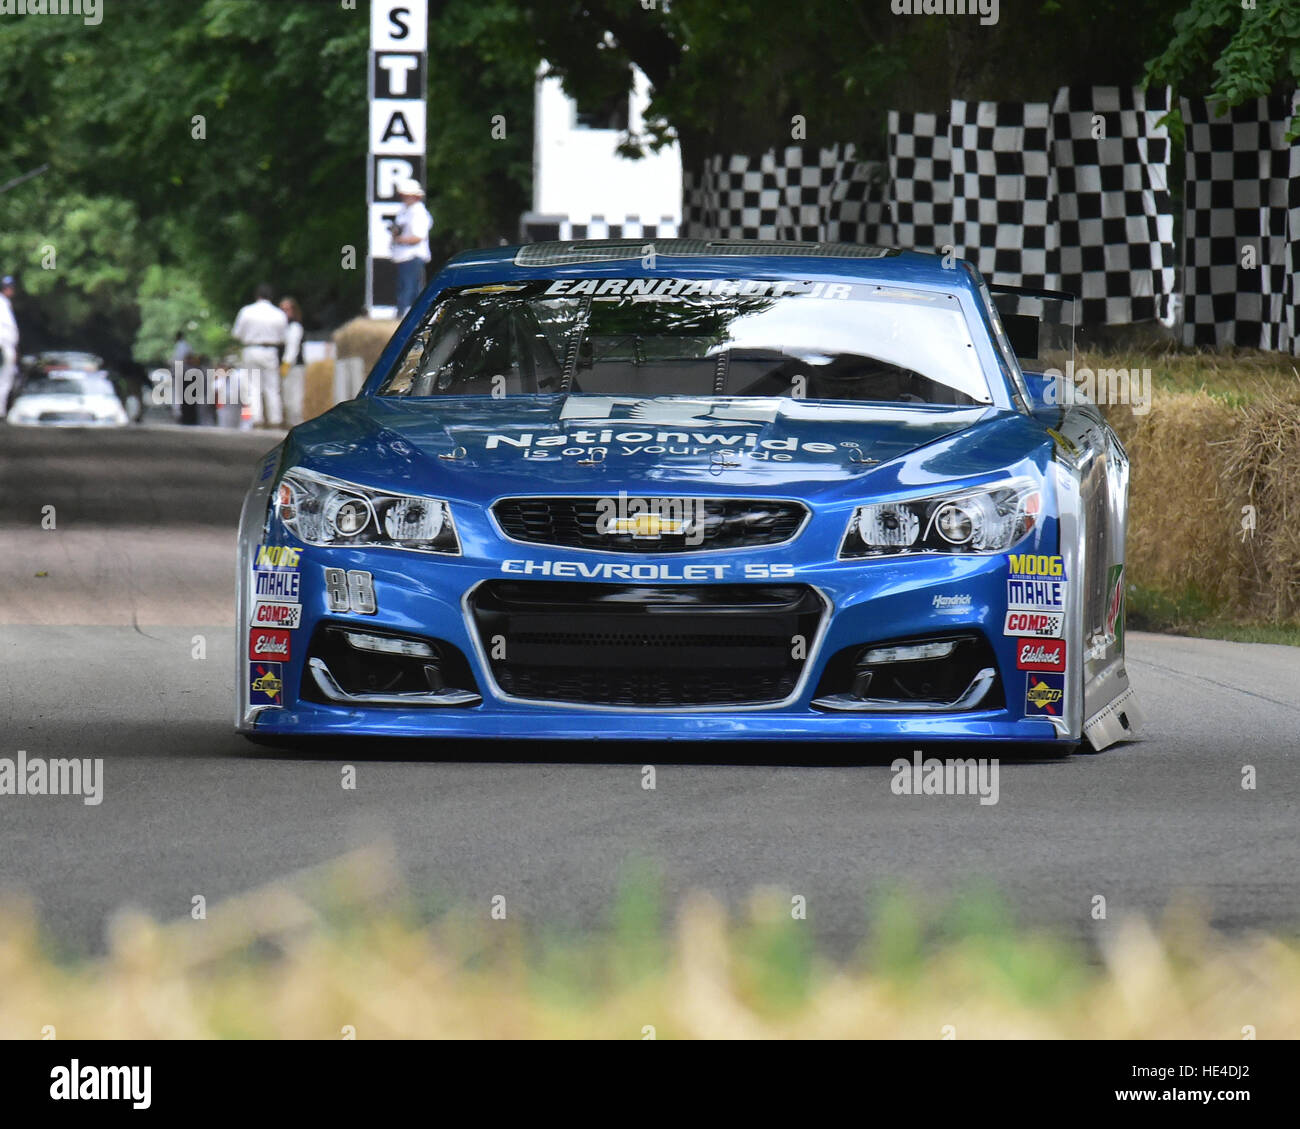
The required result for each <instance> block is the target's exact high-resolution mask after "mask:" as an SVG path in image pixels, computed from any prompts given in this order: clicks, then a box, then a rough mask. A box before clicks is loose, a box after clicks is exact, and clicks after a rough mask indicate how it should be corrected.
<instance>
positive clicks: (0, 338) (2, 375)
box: [0, 275, 18, 419]
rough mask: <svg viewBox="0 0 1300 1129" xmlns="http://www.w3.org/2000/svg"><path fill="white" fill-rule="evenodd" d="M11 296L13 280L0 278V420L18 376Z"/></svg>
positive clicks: (16, 323)
mask: <svg viewBox="0 0 1300 1129" xmlns="http://www.w3.org/2000/svg"><path fill="white" fill-rule="evenodd" d="M13 296H14V280H13V279H12V278H11V277H10V276H9V275H5V276H4V278H0V419H4V418H5V416H6V415H8V414H9V393H10V392H12V391H13V387H14V377H15V376H17V375H18V321H17V319H15V317H14V307H13V302H12V301H11V299H12V298H13Z"/></svg>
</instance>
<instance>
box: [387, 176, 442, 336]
mask: <svg viewBox="0 0 1300 1129" xmlns="http://www.w3.org/2000/svg"><path fill="white" fill-rule="evenodd" d="M397 195H398V196H399V197H400V198H401V201H402V206H401V208H399V209H398V212H397V215H396V216H394V217H393V222H392V225H391V230H392V233H393V249H392V252H391V256H390V257H391V258H392V261H393V265H394V266H395V267H396V268H397V296H396V303H397V316H398V317H399V318H400V317H405V316H406V311H407V310H409V309H410V308H411V306H412V304H413V303H414V302H415V300H416V298H418V297H419V296H420V291H421V290H423V289H424V265H425V263H427V262H428V261H429V257H430V253H429V232H431V231H432V230H433V217H432V216H431V215H429V209H428V208H426V207H425V206H424V189H423V188H421V187H420V182H419V181H418V180H415V179H414V178H412V177H407V178H405V179H403V180H399V181H398V182H397Z"/></svg>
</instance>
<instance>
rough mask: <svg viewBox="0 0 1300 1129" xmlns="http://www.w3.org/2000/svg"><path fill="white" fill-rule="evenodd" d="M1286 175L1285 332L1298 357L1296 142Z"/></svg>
mask: <svg viewBox="0 0 1300 1129" xmlns="http://www.w3.org/2000/svg"><path fill="white" fill-rule="evenodd" d="M1297 110H1300V93H1297V94H1296V96H1295V99H1294V101H1293V103H1292V117H1294V116H1295V113H1296V111H1297ZM1288 171H1289V174H1290V175H1289V176H1288V177H1287V183H1288V189H1287V220H1286V224H1287V227H1286V230H1287V244H1286V280H1287V285H1288V286H1289V287H1290V290H1289V292H1288V294H1287V320H1286V329H1287V336H1288V338H1289V339H1290V342H1291V352H1292V353H1293V354H1295V355H1296V356H1297V357H1300V143H1296V144H1293V145H1292V146H1291V155H1290V161H1289V170H1288Z"/></svg>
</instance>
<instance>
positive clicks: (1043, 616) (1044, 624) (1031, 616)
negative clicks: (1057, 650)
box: [1002, 612, 1065, 639]
mask: <svg viewBox="0 0 1300 1129" xmlns="http://www.w3.org/2000/svg"><path fill="white" fill-rule="evenodd" d="M1064 632H1065V613H1064V612H1007V618H1006V620H1005V621H1004V622H1003V624H1002V633H1003V634H1004V635H1032V636H1035V637H1036V638H1039V639H1059V638H1061V636H1062V635H1063V634H1064Z"/></svg>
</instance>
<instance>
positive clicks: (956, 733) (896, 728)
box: [238, 523, 1081, 742]
mask: <svg viewBox="0 0 1300 1129" xmlns="http://www.w3.org/2000/svg"><path fill="white" fill-rule="evenodd" d="M1053 525H1054V523H1053ZM1050 533H1051V537H1050V541H1051V546H1052V547H1051V549H1049V550H1046V551H1049V552H1055V544H1056V530H1055V528H1052V529H1051V530H1050ZM271 536H272V538H273V539H278V541H277V543H280V542H285V543H291V544H295V545H296V544H297V543H296V542H292V540H291V539H289V538H287V536H286V535H285V534H284V532H283V531H278V532H273V533H272V534H271ZM1046 540H1047V538H1046V537H1045V538H1044V541H1045V542H1046ZM1030 551H1033V550H1032V548H1031V550H1030ZM505 552H506V554H507V558H506V560H486V559H473V558H470V557H436V556H432V555H425V554H415V553H407V552H400V551H399V552H395V551H391V550H356V549H322V548H312V547H302V551H301V560H300V563H299V574H300V599H301V608H302V612H301V624H300V626H299V628H298V629H297V630H295V631H294V632H293V633H292V634H293V640H294V644H293V649H292V652H291V655H290V657H289V659H288V661H285V662H283V663H281V664H280V665H279V668H278V669H279V677H280V678H281V681H282V698H281V704H279V705H275V706H265V705H262V706H257V705H254V704H252V703H251V702H250V695H249V686H250V677H251V676H250V656H249V655H248V649H247V645H246V640H247V637H248V625H249V618H248V616H249V612H250V610H251V600H250V597H249V595H248V592H247V587H248V584H247V579H246V577H245V578H242V579H241V600H240V623H241V625H242V627H241V660H240V669H239V678H240V706H239V718H238V721H239V726H240V728H241V729H244V730H245V731H251V732H256V733H259V734H267V735H271V734H277V735H295V734H297V735H307V734H337V735H357V734H361V735H377V736H380V735H381V736H401V737H449V736H458V737H495V738H512V737H527V738H550V739H561V740H582V739H601V738H604V739H616V740H659V739H669V738H676V739H746V740H806V739H822V740H837V741H862V740H902V741H906V740H912V739H917V740H920V739H924V740H927V741H928V740H944V739H958V740H977V741H978V740H988V741H1015V742H1050V741H1059V740H1065V741H1070V740H1077V739H1078V737H1079V734H1080V719H1079V713H1080V710H1081V702H1080V701H1079V696H1080V695H1079V693H1078V691H1077V689H1076V687H1077V686H1078V681H1079V680H1078V678H1077V677H1076V676H1075V671H1076V670H1077V665H1076V664H1077V660H1078V656H1077V654H1076V648H1073V647H1070V648H1069V649H1068V650H1067V658H1068V663H1067V670H1066V671H1065V672H1062V675H1063V677H1062V678H1061V682H1062V684H1063V685H1064V687H1065V696H1064V698H1063V700H1062V701H1061V703H1060V706H1059V711H1058V714H1057V716H1055V717H1042V716H1038V717H1033V716H1028V711H1027V708H1026V682H1025V679H1026V672H1025V671H1024V670H1021V669H1019V668H1018V665H1017V637H1016V636H1014V635H1007V634H1005V633H1004V627H1005V617H1006V591H1007V584H1006V579H1007V561H1006V557H1005V556H1004V555H999V556H990V557H977V556H942V555H933V556H918V557H910V558H892V559H881V560H873V561H867V562H861V561H860V562H850V561H844V562H839V561H836V562H832V563H823V564H820V565H809V566H806V567H798V566H796V567H795V569H794V575H793V576H792V577H789V578H783V579H782V581H781V582H782V583H786V582H788V583H792V584H798V585H806V586H809V587H810V588H811V589H813V590H815V591H816V592H817V593H818V594H819V595H820V597H821V599H822V601H823V602H824V606H825V611H824V613H823V615H822V617H821V620H820V622H819V624H818V627H817V630H816V632H815V633H814V634H813V636H812V637H811V638H808V639H806V640H805V641H804V645H805V647H806V658H805V659H804V660H803V669H802V673H801V674H800V676H799V678H798V680H797V685H796V686H795V687H794V688H793V690H792V692H791V693H789V694H788V695H787V696H786V697H785V698H783V699H782V700H781V701H779V702H774V703H767V704H758V705H753V704H751V705H743V706H734V705H731V706H677V707H672V706H668V707H658V706H657V707H654V708H648V707H644V706H641V707H628V706H610V705H592V704H582V703H569V702H553V701H536V700H521V699H519V698H517V697H513V696H512V695H510V694H507V693H505V692H504V691H503V690H502V689H501V687H500V686H499V685H498V682H497V679H496V678H495V677H494V675H493V664H492V662H491V661H490V660H489V658H488V656H487V655H486V653H485V648H484V640H483V639H482V638H481V637H480V636H481V631H480V629H479V627H478V624H477V621H476V620H475V617H474V614H473V610H472V608H471V606H470V600H469V596H470V594H471V593H472V592H474V591H475V590H476V589H478V588H479V587H480V586H481V585H483V584H485V583H487V582H490V581H495V580H500V579H502V578H503V577H506V576H513V578H514V579H518V580H520V581H521V582H522V581H526V580H527V579H528V578H529V577H530V576H532V577H538V576H539V570H541V569H542V568H544V567H545V565H544V563H542V562H547V561H550V562H561V561H572V560H573V559H574V557H575V554H574V553H573V552H566V551H564V550H551V549H545V548H540V547H534V546H530V547H528V548H527V549H525V548H523V547H521V546H518V545H514V546H508V547H506V550H505ZM596 556H598V557H600V558H601V559H609V557H608V556H607V555H605V554H598V555H596ZM725 556H726V559H727V563H728V565H729V566H730V570H729V574H728V579H729V580H731V581H732V582H733V583H736V580H735V577H736V576H737V575H739V576H740V577H741V580H740V581H739V583H742V584H743V583H745V582H749V583H753V584H755V585H759V584H763V583H765V581H763V580H762V579H756V578H754V577H753V576H746V571H747V569H751V570H753V571H755V572H758V573H760V574H761V572H762V570H763V569H765V568H770V566H771V557H770V555H767V556H765V555H763V554H760V553H747V552H740V553H729V554H726V555H725ZM250 559H251V558H250V557H249V556H247V555H244V556H243V560H244V565H243V567H244V569H245V571H247V569H248V567H249V565H248V562H249V560H250ZM652 559H653V562H654V563H655V564H665V565H667V566H668V569H669V572H668V576H669V577H670V578H671V577H672V576H673V575H674V570H677V571H678V572H680V570H681V566H682V565H683V563H687V562H686V558H680V557H679V558H676V559H666V558H665V557H663V556H659V557H655V558H652ZM716 559H717V558H716V557H713V558H710V559H709V562H708V563H715V561H716ZM519 560H527V561H529V562H534V564H532V565H530V567H532V568H534V569H535V570H536V571H533V572H531V573H527V574H525V575H523V576H520V575H519V573H518V569H519V567H520V566H519V565H518V561H519ZM621 560H622V561H623V562H624V563H637V564H646V563H647V561H645V560H642V559H639V558H638V559H636V560H635V561H634V562H633V561H630V560H629V558H628V557H626V556H624V557H622V558H621ZM701 560H702V558H701V557H699V556H696V557H695V558H694V561H693V562H690V563H700V562H701ZM511 561H513V562H514V563H513V564H512V563H508V562H511ZM1067 567H1070V566H1069V565H1068V564H1067ZM326 568H338V569H343V570H345V571H347V570H364V571H365V572H368V573H370V574H371V576H372V577H373V583H374V591H375V595H376V599H377V604H378V609H377V611H376V613H375V614H373V615H350V614H341V613H339V612H337V611H331V610H330V607H329V605H328V600H327V594H326V589H325V584H324V580H323V578H324V570H325V569H326ZM512 569H513V570H514V572H513V573H512V571H511V570H512ZM697 575H698V574H697ZM719 581H721V578H719ZM663 583H664V584H665V585H671V584H673V583H680V581H679V580H674V579H666V580H664V582H663ZM1068 622H1070V621H1069V620H1068V619H1067V623H1068ZM322 624H336V625H340V626H351V627H355V628H356V629H358V630H361V631H367V630H369V631H381V632H389V633H393V634H397V635H406V636H414V637H420V638H433V639H437V640H441V641H443V642H445V643H446V644H450V646H452V647H454V648H456V650H457V651H459V652H460V654H461V655H463V656H464V658H465V660H466V661H467V662H468V664H469V668H470V670H471V672H472V676H473V679H474V682H475V686H474V688H473V689H474V690H475V691H476V692H477V694H478V695H479V697H480V699H481V700H479V701H478V702H477V703H476V704H447V705H439V704H421V705H419V706H415V707H411V706H406V705H397V704H384V705H372V704H368V703H351V702H349V703H339V702H328V701H320V700H317V701H311V700H307V698H305V697H304V695H303V690H304V686H305V685H306V686H309V685H310V683H306V682H305V680H312V679H314V675H313V673H312V671H311V670H310V669H309V667H308V663H307V658H308V653H307V652H308V642H309V640H311V639H312V638H313V633H314V632H315V631H316V630H317V628H318V627H319V626H320V625H322ZM948 633H953V634H967V635H978V636H981V637H982V638H983V639H984V640H986V641H987V643H988V645H989V646H990V647H991V649H992V653H993V655H994V656H995V659H996V662H995V666H996V672H997V679H998V687H999V690H1000V693H999V694H997V695H993V696H992V697H994V698H996V704H995V705H994V706H992V707H991V708H987V707H986V706H985V705H984V704H983V703H981V705H979V706H977V707H975V708H972V709H956V710H953V709H947V710H935V711H927V710H920V711H906V712H905V711H902V710H900V711H898V712H889V711H888V710H881V709H879V708H874V709H867V710H837V709H827V708H824V707H819V706H816V705H814V702H815V701H816V700H817V699H818V697H819V687H821V688H822V689H823V690H824V689H825V687H824V686H823V684H822V679H823V675H824V674H825V672H826V667H827V664H828V662H830V661H831V659H832V658H833V656H835V655H836V654H838V653H841V652H843V651H845V649H848V648H854V647H857V646H859V645H863V644H879V643H884V642H890V641H897V640H904V639H914V638H918V637H920V638H936V637H943V636H945V635H946V634H948ZM311 696H313V697H316V698H319V697H320V694H319V693H315V692H312V693H311Z"/></svg>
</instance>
